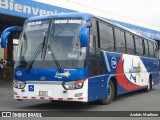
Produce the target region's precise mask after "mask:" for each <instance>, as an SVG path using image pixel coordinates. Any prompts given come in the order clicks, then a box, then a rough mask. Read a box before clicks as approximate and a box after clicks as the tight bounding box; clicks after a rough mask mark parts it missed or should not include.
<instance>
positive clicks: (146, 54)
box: [144, 39, 149, 56]
mask: <svg viewBox="0 0 160 120" xmlns="http://www.w3.org/2000/svg"><path fill="white" fill-rule="evenodd" d="M144 46H145V53H144V56H149V49H148V40H146V39H144Z"/></svg>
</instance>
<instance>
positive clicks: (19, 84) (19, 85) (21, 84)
mask: <svg viewBox="0 0 160 120" xmlns="http://www.w3.org/2000/svg"><path fill="white" fill-rule="evenodd" d="M25 86H26V83H25V82H22V81H18V80H13V87H14V88H18V89H23V88H24V87H25Z"/></svg>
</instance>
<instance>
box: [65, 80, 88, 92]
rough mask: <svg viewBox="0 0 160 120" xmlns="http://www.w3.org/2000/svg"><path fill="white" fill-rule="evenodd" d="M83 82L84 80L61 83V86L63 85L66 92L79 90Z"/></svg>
mask: <svg viewBox="0 0 160 120" xmlns="http://www.w3.org/2000/svg"><path fill="white" fill-rule="evenodd" d="M85 80H86V79H82V80H76V81H69V82H63V84H62V85H63V87H64V89H66V90H74V89H81V88H82V87H83V84H84V81H85Z"/></svg>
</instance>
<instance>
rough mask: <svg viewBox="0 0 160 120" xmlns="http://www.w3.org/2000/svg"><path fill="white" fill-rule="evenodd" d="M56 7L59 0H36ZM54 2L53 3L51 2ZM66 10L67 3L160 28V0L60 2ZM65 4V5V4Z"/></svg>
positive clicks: (83, 0)
mask: <svg viewBox="0 0 160 120" xmlns="http://www.w3.org/2000/svg"><path fill="white" fill-rule="evenodd" d="M35 1H39V2H43V3H47V4H51V5H55V4H56V3H57V2H56V1H59V0H35ZM51 1H52V2H51ZM60 1H61V3H60V4H62V5H61V6H63V7H64V8H65V7H66V6H67V5H66V4H65V3H66V2H68V3H74V4H77V5H79V6H80V7H82V6H85V7H88V8H92V9H95V10H97V11H103V12H108V13H111V14H113V15H118V16H122V17H125V18H129V19H132V20H135V21H138V22H141V23H145V24H148V25H152V26H154V27H157V28H160V0H60ZM63 2H64V4H63Z"/></svg>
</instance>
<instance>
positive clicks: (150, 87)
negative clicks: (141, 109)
mask: <svg viewBox="0 0 160 120" xmlns="http://www.w3.org/2000/svg"><path fill="white" fill-rule="evenodd" d="M151 90H152V79H151V78H150V79H149V85H148V86H147V87H146V88H145V89H144V92H149V91H151Z"/></svg>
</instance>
